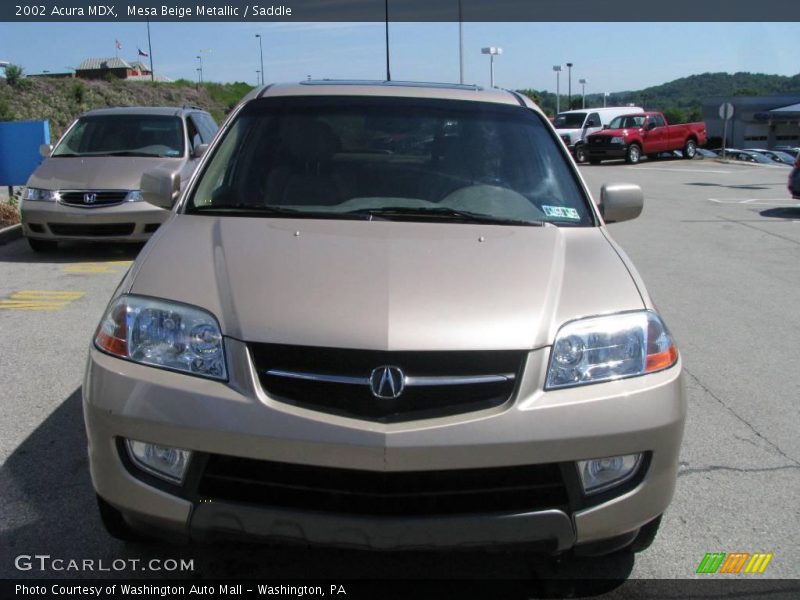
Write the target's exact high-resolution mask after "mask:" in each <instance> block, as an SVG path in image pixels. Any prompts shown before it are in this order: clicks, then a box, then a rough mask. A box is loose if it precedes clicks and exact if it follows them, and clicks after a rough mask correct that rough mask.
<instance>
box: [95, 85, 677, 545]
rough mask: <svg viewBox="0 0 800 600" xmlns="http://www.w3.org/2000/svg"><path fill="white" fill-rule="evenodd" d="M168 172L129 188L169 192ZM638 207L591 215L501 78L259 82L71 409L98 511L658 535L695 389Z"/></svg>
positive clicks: (338, 534)
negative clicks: (650, 260) (647, 260)
mask: <svg viewBox="0 0 800 600" xmlns="http://www.w3.org/2000/svg"><path fill="white" fill-rule="evenodd" d="M180 187H181V186H180V181H179V177H178V176H177V175H175V174H174V173H171V172H168V171H164V170H161V171H156V172H150V173H147V174H145V176H144V177H143V179H142V193H143V195H144V198H145V199H146V200H148V201H149V202H151V203H154V204H157V205H159V206H162V207H170V206H172V204H173V202H174V199H175V198H176V197H177V196H178V190H180ZM641 210H642V193H641V190H640V189H639V188H638V187H636V186H631V185H626V184H618V185H614V186H605V187H604V189H603V191H602V193H601V202H600V203H599V207H596V206H595V205H594V203H593V202H592V200H591V198H590V196H589V193H588V191H587V189H586V186H585V185H584V183H583V182H582V180H581V178H580V176H579V174H578V172H577V170H576V168H575V166H574V163H572V161H571V160H570V158H569V155H568V154H567V151H566V148H565V147H564V145H563V144H562V143H561V142H560V141H559V139H558V137H557V136H556V134H555V131H554V130H553V128H552V127H551V126H550V124H549V123H548V122H547V119H546V118H545V117H544V115H543V114H542V113H541V112H540V111H539V109H538V108H537V107H536V106H535V105H534V104H533V103H532V102H530V101H529V100H528V99H526V98H523V97H521V96H519V95H517V94H515V93H512V92H507V91H502V90H497V89H492V90H483V89H481V88H478V87H472V86H452V85H431V84H398V83H385V82H384V83H370V82H328V81H324V82H313V81H310V82H303V83H301V84H296V85H294V84H293V85H273V86H268V87H266V88H262V89H259V90H256V91H254V92H252V93H251V94H250V95H249V96H248V97H246V98H245V99H244V101H243V102H242V104H241V105H240V106H239V107H238V109H237V110H236V111H235V112H234V113H233V115H232V116H231V117H229V119H228V121H227V122H226V123H225V125H224V126H223V128H222V131H221V132H220V135H218V136H217V138H216V140H215V142H214V144H213V145H212V147H211V148H210V149H209V151H208V152H207V153H206V155H205V156H204V157H203V159H202V162H201V165H200V166H199V168H198V171H197V173H195V175H194V176H193V178H192V180H191V181H190V182H189V183H188V185H187V186H186V189H185V190H184V191H183V193H182V194H180V198H179V200H178V202H177V206H176V207H175V208H174V210H173V214H172V216H171V217H170V218H169V219H168V220H167V221H166V223H165V224H164V225H163V226H162V227H161V228H160V229H159V230H158V232H157V233H156V234H155V235H154V236H153V238H152V239H151V240H150V242H149V243H148V244H147V246H146V247H145V248H144V250H143V251H142V253H141V254H140V256H139V258H138V259H137V260H136V262H135V264H134V265H133V267H132V268H131V270H130V271H129V273H128V274H127V275H126V277H125V278H124V280H123V281H122V283H121V285H120V287H119V289H118V290H117V292H116V294H115V296H114V297H113V298H112V300H111V302H110V304H109V306H108V309H107V312H106V314H105V316H104V317H103V319H102V321H101V323H100V325H99V327H98V329H97V334H96V337H95V340H94V344H93V346H92V348H91V351H90V358H89V364H88V368H87V372H86V381H85V385H84V387H83V394H84V398H83V402H84V411H85V419H86V427H87V431H88V438H89V455H90V465H91V472H92V479H93V482H94V486H95V489H96V492H97V495H98V500H99V504H100V512H101V515H102V516H103V520H104V523H105V525H106V527H107V528H108V530H109V531H110V532H111V533H112V534H113V535H115V536H118V537H121V538H130V537H132V536H134V535H138V534H140V533H142V532H145V533H150V534H160V535H167V536H171V537H172V538H194V539H208V538H213V537H215V536H229V535H247V536H255V537H264V538H273V539H275V538H287V539H288V538H294V539H299V540H302V541H305V542H311V543H319V544H327V545H347V546H356V547H365V548H378V549H396V548H415V547H458V546H468V545H484V546H488V545H495V546H496V545H513V544H529V545H531V546H532V548H534V549H536V550H540V551H544V552H554V553H555V552H563V551H566V550H568V549H571V548H575V550H576V551H578V552H583V553H586V554H592V553H595V554H597V553H603V552H610V551H613V550H615V549H618V548H621V547H624V546H626V545H633V547H634V548H643V547H645V546H647V544H648V543H649V542H650V541H651V540H652V538H653V536H654V535H655V532H656V530H657V527H658V523H659V519H660V516H661V514H662V513H663V512H664V510H665V509H666V508H667V505H668V504H669V501H670V499H671V497H672V494H673V489H674V486H675V481H676V476H677V468H678V452H679V446H680V441H681V437H682V433H683V424H684V419H685V413H686V400H685V392H684V389H683V380H682V375H681V366H680V359H679V357H678V352H677V350H676V347H675V345H674V343H673V340H672V338H671V337H670V334H669V333H668V331H667V329H666V327H665V326H664V324H663V322H662V320H661V319H660V317H659V316H658V314H657V312H656V311H655V309H654V307H653V303H652V301H651V300H650V298H649V296H648V294H647V292H646V291H645V288H644V286H643V285H642V282H641V280H640V279H639V276H638V275H637V273H636V271H635V270H634V268H633V266H632V265H631V263H630V261H629V260H628V259H627V257H626V256H625V255H624V254H623V252H622V251H621V250H620V248H619V247H618V246H617V245H616V244H615V243H614V242H613V241H612V240H611V239H610V237H609V235H608V232H607V230H606V227H605V225H604V222H609V221H621V220H625V219H630V218H633V217H635V216H637V215H638V214H639V213H640V211H641ZM603 217H604V218H603Z"/></svg>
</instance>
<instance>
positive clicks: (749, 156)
mask: <svg viewBox="0 0 800 600" xmlns="http://www.w3.org/2000/svg"><path fill="white" fill-rule="evenodd" d="M725 158H727V159H728V160H737V161H741V162H747V163H756V164H759V165H769V166H771V167H778V166H785V165H783V163H777V162H775V161H774V160H772V159H771V158H769V157H767V156H766V155H764V154H762V153H761V152H754V151H753V150H735V149H733V148H726V149H725Z"/></svg>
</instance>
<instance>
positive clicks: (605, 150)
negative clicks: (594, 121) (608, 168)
mask: <svg viewBox="0 0 800 600" xmlns="http://www.w3.org/2000/svg"><path fill="white" fill-rule="evenodd" d="M626 152H627V146H625V144H598V145H593V144H591V143H589V144H587V145H586V153H587V155H588V156H589V160H592V159H595V160H612V159H620V158H625V153H626Z"/></svg>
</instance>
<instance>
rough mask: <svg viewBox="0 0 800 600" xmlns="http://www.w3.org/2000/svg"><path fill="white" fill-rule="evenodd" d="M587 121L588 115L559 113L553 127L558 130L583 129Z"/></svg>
mask: <svg viewBox="0 0 800 600" xmlns="http://www.w3.org/2000/svg"><path fill="white" fill-rule="evenodd" d="M585 120H586V113H582V112H580V113H559V114H558V115H556V119H555V121H553V126H554V127H555V128H556V129H581V128H582V127H583V122H584V121H585Z"/></svg>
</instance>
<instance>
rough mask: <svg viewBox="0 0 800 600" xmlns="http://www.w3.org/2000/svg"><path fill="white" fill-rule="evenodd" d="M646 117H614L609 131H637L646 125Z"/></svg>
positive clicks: (609, 125)
mask: <svg viewBox="0 0 800 600" xmlns="http://www.w3.org/2000/svg"><path fill="white" fill-rule="evenodd" d="M645 118H646V117H645V116H644V115H624V116H622V117H614V118H613V119H612V120H611V123H609V124H608V128H609V129H637V128H639V127H642V126H643V125H644V120H645Z"/></svg>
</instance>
